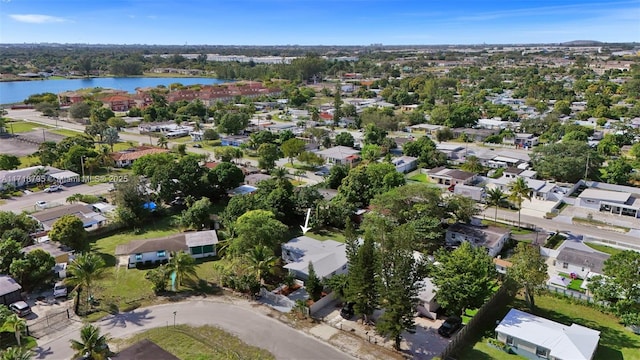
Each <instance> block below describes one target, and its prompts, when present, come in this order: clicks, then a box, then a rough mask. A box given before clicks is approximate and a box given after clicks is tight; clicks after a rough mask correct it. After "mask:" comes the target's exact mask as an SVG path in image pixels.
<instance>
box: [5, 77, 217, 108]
mask: <svg viewBox="0 0 640 360" xmlns="http://www.w3.org/2000/svg"><path fill="white" fill-rule="evenodd" d="M224 82H228V81H225V80H220V79H214V78H178V77H168V78H148V77H113V78H89V79H60V80H30V81H9V82H0V104H11V103H17V102H22V101H24V100H26V99H27V98H28V97H29V96H30V95H33V94H39V93H45V92H51V93H54V94H58V93H61V92H63V91H73V90H78V89H84V88H94V87H101V88H110V89H117V90H127V91H128V92H130V93H134V92H135V89H136V88H139V87H155V86H158V85H165V86H169V85H171V84H174V83H180V84H182V85H195V84H203V85H205V84H206V85H214V84H221V83H224Z"/></svg>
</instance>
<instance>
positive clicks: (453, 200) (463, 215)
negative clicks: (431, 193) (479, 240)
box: [444, 194, 480, 223]
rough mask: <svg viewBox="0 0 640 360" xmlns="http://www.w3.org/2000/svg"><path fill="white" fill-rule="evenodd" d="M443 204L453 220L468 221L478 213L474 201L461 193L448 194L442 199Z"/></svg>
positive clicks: (478, 209)
mask: <svg viewBox="0 0 640 360" xmlns="http://www.w3.org/2000/svg"><path fill="white" fill-rule="evenodd" d="M444 205H445V208H446V210H447V213H448V214H449V215H450V216H449V218H451V219H452V220H453V221H454V222H462V223H469V222H470V221H471V219H472V218H473V217H474V216H476V215H478V214H479V213H480V208H479V207H478V204H477V203H476V201H475V200H473V199H472V198H470V197H468V196H465V195H461V194H454V195H451V196H448V197H447V198H446V199H445V200H444Z"/></svg>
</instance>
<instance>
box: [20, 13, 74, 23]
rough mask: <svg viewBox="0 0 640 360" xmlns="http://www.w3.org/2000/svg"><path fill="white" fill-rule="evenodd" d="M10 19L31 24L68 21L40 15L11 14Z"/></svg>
mask: <svg viewBox="0 0 640 360" xmlns="http://www.w3.org/2000/svg"><path fill="white" fill-rule="evenodd" d="M9 17H11V18H12V19H13V20H15V21H20V22H24V23H29V24H46V23H60V22H65V21H67V20H65V19H63V18H60V17H56V16H49V15H40V14H11V15H9Z"/></svg>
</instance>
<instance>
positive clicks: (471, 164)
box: [461, 155, 484, 174]
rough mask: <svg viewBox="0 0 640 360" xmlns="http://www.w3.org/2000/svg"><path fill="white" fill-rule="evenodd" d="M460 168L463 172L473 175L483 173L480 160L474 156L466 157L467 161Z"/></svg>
mask: <svg viewBox="0 0 640 360" xmlns="http://www.w3.org/2000/svg"><path fill="white" fill-rule="evenodd" d="M461 168H462V170H464V171H468V172H472V173H474V174H477V173H481V172H483V171H484V166H482V163H481V162H480V159H479V158H478V157H477V156H474V155H471V156H467V160H466V161H465V162H464V164H462V167H461Z"/></svg>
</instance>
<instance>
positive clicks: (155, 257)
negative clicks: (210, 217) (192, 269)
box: [115, 230, 218, 268]
mask: <svg viewBox="0 0 640 360" xmlns="http://www.w3.org/2000/svg"><path fill="white" fill-rule="evenodd" d="M217 243H218V235H217V233H216V231H215V230H206V231H193V232H185V233H180V234H175V235H170V236H166V237H162V238H156V239H143V240H132V241H130V242H128V243H126V244H121V245H118V246H117V247H116V252H115V255H116V259H117V264H118V266H126V267H127V268H135V267H137V266H140V265H153V264H159V263H166V262H168V261H169V259H170V258H171V254H172V253H177V252H179V251H184V252H186V253H187V254H190V255H191V256H192V257H193V258H194V259H198V258H203V257H208V256H215V255H216V244H217Z"/></svg>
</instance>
